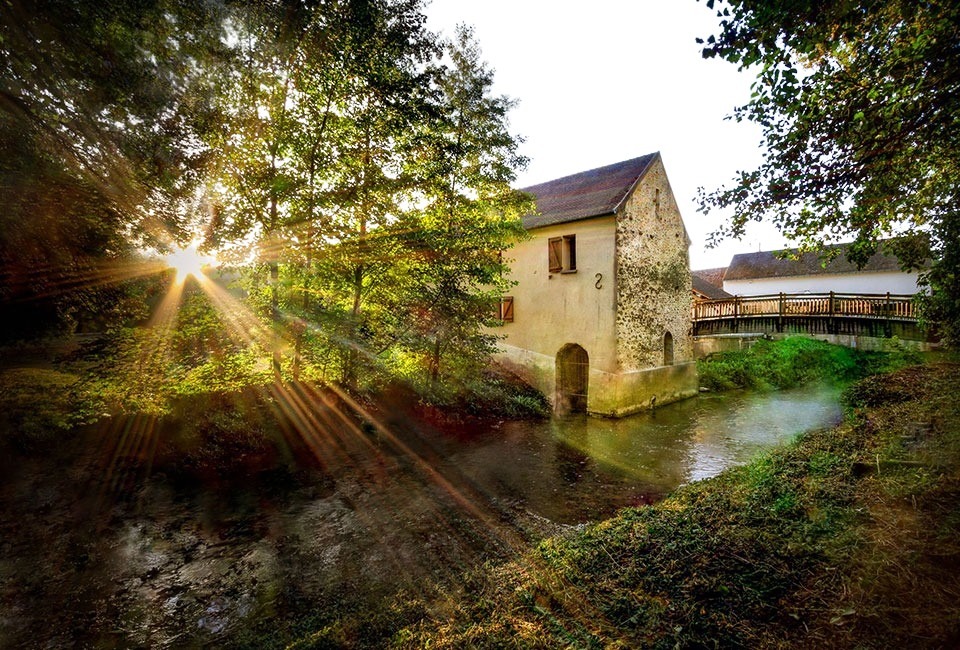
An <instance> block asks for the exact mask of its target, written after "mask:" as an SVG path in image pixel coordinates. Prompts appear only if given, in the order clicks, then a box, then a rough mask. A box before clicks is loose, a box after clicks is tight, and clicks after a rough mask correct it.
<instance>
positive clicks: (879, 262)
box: [723, 244, 900, 280]
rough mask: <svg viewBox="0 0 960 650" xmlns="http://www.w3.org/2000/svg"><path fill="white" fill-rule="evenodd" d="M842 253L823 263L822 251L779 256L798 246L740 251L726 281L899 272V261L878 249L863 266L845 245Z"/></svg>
mask: <svg viewBox="0 0 960 650" xmlns="http://www.w3.org/2000/svg"><path fill="white" fill-rule="evenodd" d="M827 248H840V249H841V250H840V253H839V254H838V255H837V256H836V257H834V258H833V259H832V260H830V261H829V262H827V263H826V265H824V264H823V261H822V260H821V259H820V254H819V253H816V252H811V253H803V254H802V255H800V256H799V257H798V258H797V259H790V258H786V259H780V258H779V257H777V255H778V254H783V253H793V254H796V252H797V251H796V249H788V250H784V251H761V252H757V253H740V254H738V255H734V256H733V259H732V260H731V261H730V266H729V267H727V273H726V275H724V278H723V279H724V280H755V279H758V278H783V277H792V276H797V275H823V274H837V273H869V272H877V271H899V270H900V262H899V260H898V259H897V258H896V256H894V255H887V254H886V253H882V252H879V251H878V252H877V253H875V254H874V255H873V257H871V258H870V259H869V260H867V263H866V264H865V265H864V266H863V267H862V268H859V269H858V268H857V265H856V264H854V263H853V262H850V261H849V260H848V259H847V256H846V253H845V252H844V250H843V249H844V248H845V245H844V244H838V245H836V246H834V247H827Z"/></svg>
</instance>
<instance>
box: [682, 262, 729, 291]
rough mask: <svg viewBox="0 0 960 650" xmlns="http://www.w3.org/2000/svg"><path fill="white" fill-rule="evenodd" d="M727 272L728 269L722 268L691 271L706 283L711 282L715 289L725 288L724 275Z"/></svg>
mask: <svg viewBox="0 0 960 650" xmlns="http://www.w3.org/2000/svg"><path fill="white" fill-rule="evenodd" d="M726 272H727V267H725V266H721V267H718V268H715V269H700V270H699V271H690V273H692V274H693V275H696V276H698V277H699V278H700V279H701V280H703V281H704V282H709V283H710V284H712V285H713V286H715V287H718V288H720V289H722V288H723V275H724V274H725V273H726Z"/></svg>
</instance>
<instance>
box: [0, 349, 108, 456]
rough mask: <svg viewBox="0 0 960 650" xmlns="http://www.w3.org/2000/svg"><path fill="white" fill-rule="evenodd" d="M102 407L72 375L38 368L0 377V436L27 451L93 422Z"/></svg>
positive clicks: (15, 370) (18, 369)
mask: <svg viewBox="0 0 960 650" xmlns="http://www.w3.org/2000/svg"><path fill="white" fill-rule="evenodd" d="M102 410H103V405H102V404H101V403H100V400H98V399H97V398H96V397H94V395H93V394H92V392H91V391H89V390H88V389H87V386H86V385H85V384H84V383H83V382H81V380H80V378H79V377H77V376H76V375H73V374H69V373H66V372H60V371H57V370H49V369H41V368H12V369H9V370H5V371H3V372H2V373H0V433H2V435H3V436H4V438H6V440H7V441H9V442H11V443H12V444H14V445H15V446H17V447H19V448H21V449H31V448H34V447H37V446H43V445H44V444H46V443H47V442H49V441H52V440H54V439H56V438H58V437H61V436H63V435H64V434H66V433H67V432H69V431H70V430H71V429H73V428H75V427H78V426H80V425H83V424H88V423H90V422H93V421H94V420H96V419H97V417H98V416H99V414H100V413H101V411H102Z"/></svg>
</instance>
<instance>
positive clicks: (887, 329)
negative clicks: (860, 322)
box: [883, 291, 893, 338]
mask: <svg viewBox="0 0 960 650" xmlns="http://www.w3.org/2000/svg"><path fill="white" fill-rule="evenodd" d="M883 312H884V313H883V334H884V336H886V337H887V338H890V337H891V336H893V324H892V321H891V320H890V315H891V314H892V313H893V312H892V310H891V309H890V292H889V291H888V292H887V306H886V308H885V309H884V310H883Z"/></svg>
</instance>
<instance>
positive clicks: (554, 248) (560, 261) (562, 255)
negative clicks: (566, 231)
mask: <svg viewBox="0 0 960 650" xmlns="http://www.w3.org/2000/svg"><path fill="white" fill-rule="evenodd" d="M547 253H548V257H549V267H548V268H549V270H550V272H551V273H575V272H576V271H577V236H576V235H564V236H563V237H551V238H550V239H549V240H548V241H547Z"/></svg>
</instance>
